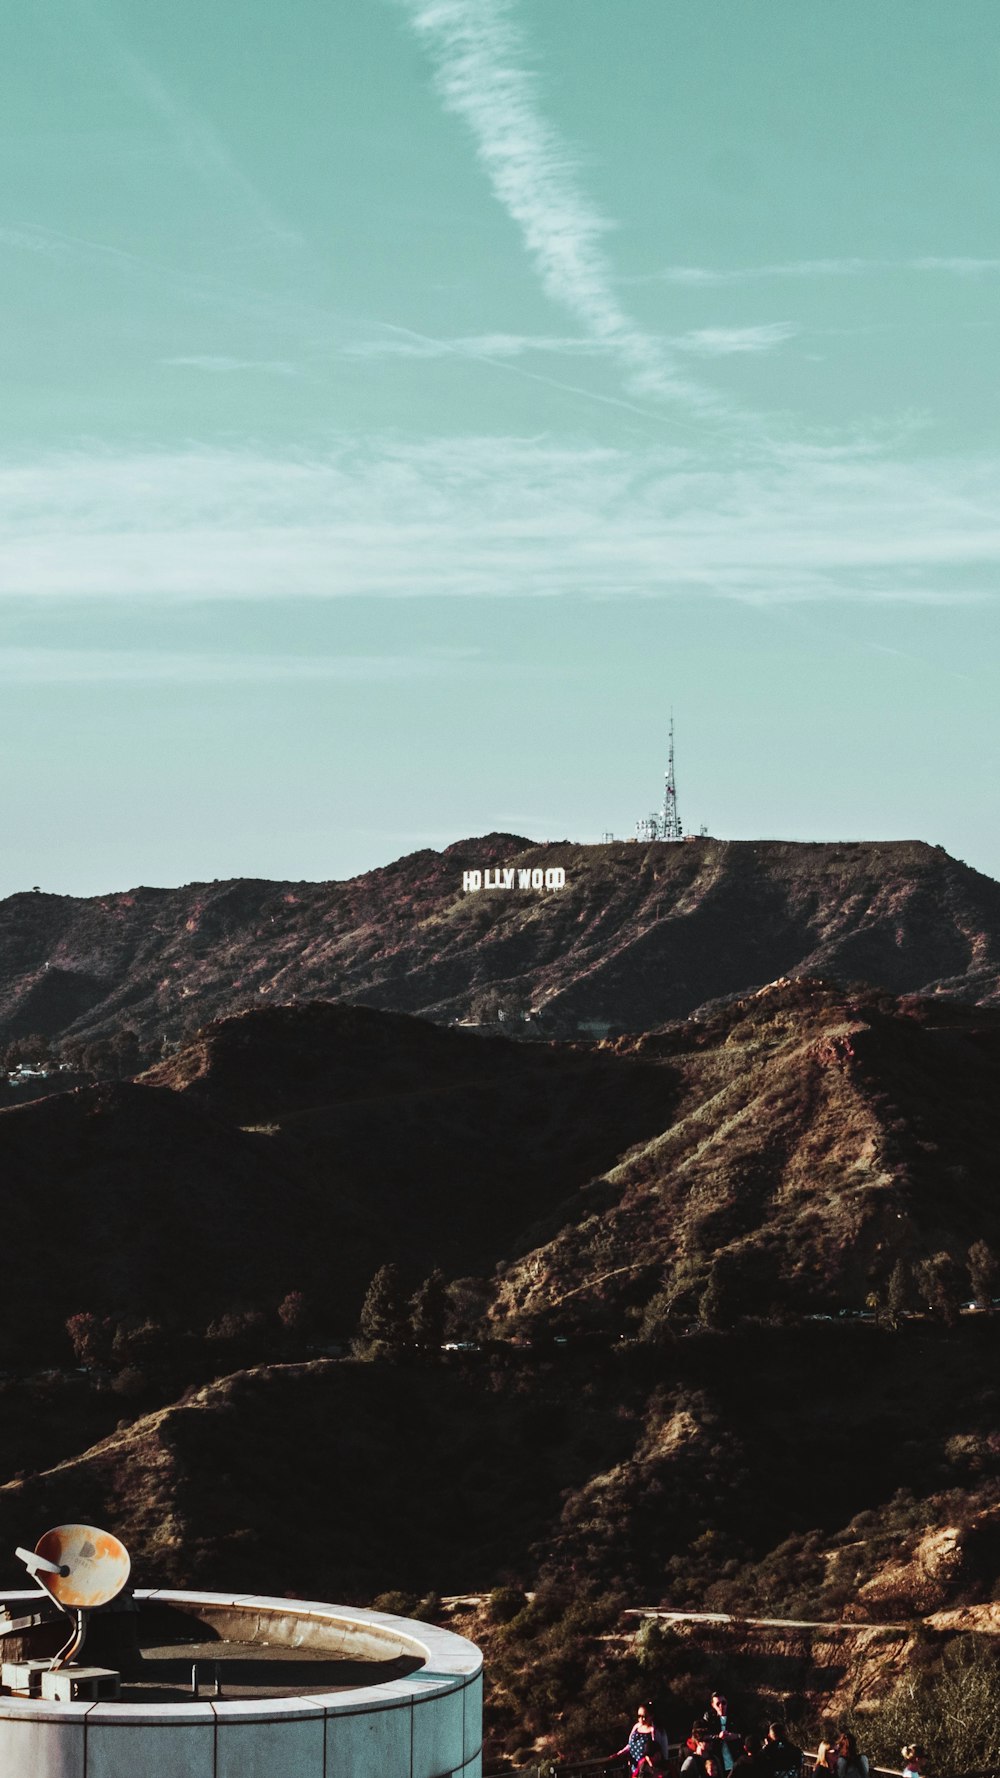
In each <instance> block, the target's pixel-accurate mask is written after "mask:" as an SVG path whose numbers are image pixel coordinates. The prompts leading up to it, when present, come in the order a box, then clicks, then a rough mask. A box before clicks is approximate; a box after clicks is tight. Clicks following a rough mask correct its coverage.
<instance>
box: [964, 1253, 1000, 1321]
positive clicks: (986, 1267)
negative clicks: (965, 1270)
mask: <svg viewBox="0 0 1000 1778" xmlns="http://www.w3.org/2000/svg"><path fill="white" fill-rule="evenodd" d="M998 1274H1000V1262H998V1260H997V1256H996V1254H995V1253H994V1251H993V1249H992V1247H990V1246H989V1244H988V1243H987V1242H986V1241H973V1243H972V1246H971V1247H970V1248H969V1281H970V1283H971V1285H972V1294H973V1296H974V1297H975V1299H976V1302H977V1303H981V1304H982V1306H983V1308H984V1309H985V1308H988V1307H989V1304H990V1302H991V1301H992V1299H993V1296H994V1294H995V1292H996V1287H997V1276H998Z"/></svg>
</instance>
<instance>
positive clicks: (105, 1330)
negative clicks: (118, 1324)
mask: <svg viewBox="0 0 1000 1778" xmlns="http://www.w3.org/2000/svg"><path fill="white" fill-rule="evenodd" d="M66 1332H67V1333H68V1335H69V1339H70V1345H71V1346H72V1348H73V1355H74V1357H75V1358H76V1362H77V1364H85V1365H86V1366H87V1367H88V1369H94V1368H95V1367H98V1366H100V1367H103V1368H107V1367H108V1366H109V1365H110V1364H111V1351H112V1344H113V1342H114V1337H115V1326H114V1322H113V1321H111V1320H110V1319H108V1318H105V1319H103V1320H102V1319H101V1317H100V1316H99V1315H93V1314H91V1312H90V1310H89V1309H81V1310H80V1312H79V1313H78V1314H76V1315H71V1316H70V1317H69V1319H68V1321H67V1322H66Z"/></svg>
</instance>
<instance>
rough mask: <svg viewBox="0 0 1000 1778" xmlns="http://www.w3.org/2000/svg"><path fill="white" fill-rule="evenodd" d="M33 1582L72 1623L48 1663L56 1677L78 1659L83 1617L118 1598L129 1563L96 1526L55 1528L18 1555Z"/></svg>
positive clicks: (113, 1539) (125, 1553)
mask: <svg viewBox="0 0 1000 1778" xmlns="http://www.w3.org/2000/svg"><path fill="white" fill-rule="evenodd" d="M15 1554H16V1555H17V1556H19V1557H20V1559H21V1561H22V1562H23V1563H24V1566H25V1567H26V1569H27V1570H28V1573H29V1574H30V1575H31V1578H32V1580H34V1581H37V1582H38V1585H39V1586H40V1587H41V1588H43V1590H44V1591H45V1592H46V1593H48V1595H49V1597H50V1599H52V1600H53V1602H54V1603H55V1604H56V1605H58V1607H59V1609H60V1611H64V1612H65V1613H66V1615H67V1616H68V1617H70V1618H72V1620H73V1634H72V1635H71V1637H70V1639H69V1641H68V1642H67V1644H66V1646H65V1648H61V1649H60V1650H59V1653H58V1654H57V1655H56V1657H55V1659H54V1660H53V1662H52V1671H53V1672H54V1673H55V1672H57V1671H58V1669H59V1668H60V1667H65V1666H66V1664H67V1662H69V1661H72V1660H74V1659H75V1657H76V1656H77V1655H78V1654H79V1653H80V1650H81V1648H82V1647H83V1644H84V1640H85V1638H86V1635H87V1614H88V1613H89V1612H91V1611H95V1610H96V1609H97V1607H98V1606H99V1605H107V1604H108V1603H109V1601H110V1600H112V1599H116V1598H117V1597H118V1594H119V1593H120V1592H121V1590H122V1588H123V1587H124V1585H125V1583H126V1581H127V1580H128V1577H129V1574H130V1573H131V1570H132V1563H131V1560H130V1558H129V1553H128V1550H127V1549H126V1548H125V1545H124V1544H123V1543H119V1541H118V1539H117V1537H112V1535H111V1532H110V1531H99V1530H98V1529H97V1527H96V1525H56V1526H55V1528H54V1530H52V1531H46V1532H45V1533H44V1534H43V1535H42V1536H41V1537H40V1538H39V1539H38V1542H37V1543H36V1545H35V1547H34V1549H33V1550H24V1549H20V1548H19V1549H17V1550H16V1551H15Z"/></svg>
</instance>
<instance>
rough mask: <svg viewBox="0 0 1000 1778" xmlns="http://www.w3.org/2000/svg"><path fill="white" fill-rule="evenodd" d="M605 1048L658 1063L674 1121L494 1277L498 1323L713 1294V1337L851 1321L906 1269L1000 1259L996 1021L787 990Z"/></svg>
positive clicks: (941, 1006) (687, 1309)
mask: <svg viewBox="0 0 1000 1778" xmlns="http://www.w3.org/2000/svg"><path fill="white" fill-rule="evenodd" d="M604 1047H606V1048H607V1047H610V1048H611V1049H612V1051H613V1053H614V1054H616V1055H617V1056H619V1057H620V1058H621V1059H622V1060H623V1061H626V1062H627V1061H629V1060H633V1059H636V1060H637V1059H649V1058H652V1057H654V1056H658V1057H659V1058H661V1060H662V1063H663V1066H664V1068H665V1069H667V1070H668V1071H669V1072H670V1074H671V1075H672V1077H673V1079H674V1081H675V1083H676V1104H675V1109H674V1114H673V1116H672V1118H671V1121H670V1123H669V1125H668V1126H666V1127H665V1128H664V1129H663V1130H662V1131H660V1132H657V1134H656V1135H655V1136H654V1137H652V1138H651V1139H649V1140H647V1141H645V1142H641V1143H638V1144H636V1146H635V1147H634V1148H633V1149H632V1150H631V1151H630V1153H629V1154H628V1155H626V1156H623V1158H622V1160H621V1161H620V1163H619V1164H618V1165H617V1166H615V1167H613V1168H610V1169H608V1170H607V1172H606V1173H604V1174H603V1175H602V1176H601V1177H600V1178H599V1179H597V1180H595V1181H594V1183H593V1184H592V1185H591V1186H590V1187H588V1189H587V1191H586V1192H585V1193H584V1194H583V1196H582V1197H580V1198H579V1199H578V1200H577V1202H576V1203H575V1204H567V1205H563V1206H560V1207H559V1208H558V1209H557V1210H556V1212H555V1214H554V1215H553V1216H552V1217H551V1218H550V1219H549V1231H550V1233H549V1236H548V1238H547V1239H546V1240H545V1241H544V1242H541V1243H538V1244H536V1245H535V1246H534V1248H533V1250H532V1251H530V1252H529V1253H527V1254H526V1255H525V1256H524V1257H523V1258H522V1259H520V1260H519V1261H517V1262H516V1263H515V1264H514V1265H513V1266H510V1267H508V1268H506V1269H505V1270H504V1271H503V1272H502V1274H501V1276H500V1278H499V1282H498V1287H497V1294H496V1301H495V1306H494V1316H495V1318H496V1319H497V1321H498V1322H499V1323H500V1324H501V1325H502V1324H504V1323H505V1322H507V1321H508V1320H509V1319H510V1318H511V1317H513V1318H515V1319H516V1320H518V1321H523V1320H524V1317H525V1316H526V1315H527V1316H528V1317H529V1318H530V1317H531V1316H532V1314H539V1315H541V1316H543V1318H544V1319H545V1321H546V1323H547V1325H549V1326H552V1325H555V1324H558V1325H560V1326H562V1327H564V1328H565V1329H566V1330H567V1331H573V1330H574V1329H576V1328H579V1327H586V1326H587V1325H588V1324H592V1323H594V1322H596V1323H598V1324H601V1325H607V1323H608V1322H609V1320H610V1321H612V1322H613V1321H614V1319H615V1315H616V1313H618V1314H620V1313H621V1312H622V1311H623V1310H624V1309H626V1308H627V1307H628V1306H629V1305H635V1306H636V1308H637V1309H638V1308H640V1307H642V1308H644V1309H645V1311H646V1314H647V1318H648V1316H649V1315H650V1313H651V1312H655V1310H656V1309H657V1307H659V1308H661V1309H662V1310H663V1311H664V1312H665V1313H667V1314H669V1313H670V1312H674V1313H679V1314H680V1315H681V1316H683V1315H684V1313H687V1314H693V1313H696V1312H697V1307H698V1304H699V1302H700V1301H701V1300H702V1299H703V1297H704V1294H705V1292H706V1290H708V1288H709V1286H710V1285H711V1286H712V1288H713V1294H714V1298H715V1302H716V1311H717V1315H718V1317H719V1318H720V1319H721V1320H722V1321H727V1320H729V1321H731V1320H735V1319H738V1318H739V1317H740V1316H741V1315H744V1314H748V1313H749V1314H753V1313H762V1312H765V1311H766V1310H767V1309H768V1307H769V1306H773V1307H780V1306H781V1305H782V1304H793V1305H794V1306H795V1307H797V1308H798V1309H799V1310H805V1309H809V1308H812V1309H813V1310H819V1311H822V1310H828V1309H832V1308H834V1307H835V1306H836V1305H838V1304H843V1303H845V1302H846V1303H854V1304H856V1305H860V1304H861V1303H862V1302H863V1301H864V1300H865V1296H866V1294H867V1292H868V1291H869V1290H870V1289H872V1288H873V1287H874V1288H877V1289H880V1288H882V1287H883V1286H884V1284H885V1281H886V1279H887V1277H888V1274H889V1272H890V1271H891V1269H892V1266H893V1265H894V1263H895V1261H896V1260H897V1259H899V1258H904V1259H906V1260H913V1259H916V1258H919V1257H920V1256H927V1255H930V1254H933V1253H935V1252H937V1251H939V1250H942V1249H943V1250H947V1251H949V1252H950V1253H951V1254H952V1255H953V1256H954V1257H955V1258H956V1259H960V1258H961V1257H962V1256H963V1254H964V1252H965V1251H966V1250H967V1248H968V1247H969V1245H970V1244H971V1243H972V1242H973V1241H975V1240H977V1239H979V1238H980V1237H983V1236H985V1238H986V1239H987V1241H989V1242H991V1243H993V1244H994V1245H998V1244H1000V1201H998V1198H997V1193H996V1161H995V1157H996V1153H997V1147H998V1143H1000V1012H998V1011H997V1010H996V1009H992V1008H990V1009H987V1008H983V1009H973V1008H966V1007H962V1006H960V1005H957V1004H956V1003H954V1002H942V1001H939V1000H933V1001H927V1000H924V1001H921V1000H916V999H902V1000H894V999H893V998H892V997H890V996H888V995H880V994H878V993H875V992H873V991H872V990H858V991H855V992H850V991H848V992H846V993H845V992H844V991H843V990H840V989H836V988H832V987H830V986H829V985H828V984H824V983H822V982H815V981H811V980H809V979H799V980H794V981H779V982H775V983H772V984H771V985H770V986H769V987H767V988H765V989H761V990H758V991H757V993H755V994H754V995H751V996H749V997H748V998H746V999H744V1000H740V1001H735V1002H733V1003H730V1004H729V1005H727V1006H726V1007H724V1008H722V1009H720V1010H719V1011H717V1012H716V1013H714V1014H705V1015H703V1016H702V1017H701V1018H698V1019H691V1020H688V1021H685V1022H684V1023H682V1024H678V1025H676V1026H674V1027H672V1028H668V1029H667V1030H666V1031H664V1032H663V1033H662V1034H660V1035H659V1036H657V1035H655V1034H650V1035H647V1036H645V1037H642V1038H638V1039H635V1040H632V1039H621V1040H619V1041H618V1042H617V1043H615V1044H614V1045H613V1046H604ZM560 1223H561V1225H562V1226H561V1227H560V1226H559V1224H560Z"/></svg>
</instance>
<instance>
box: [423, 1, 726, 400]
mask: <svg viewBox="0 0 1000 1778" xmlns="http://www.w3.org/2000/svg"><path fill="white" fill-rule="evenodd" d="M400 4H401V5H402V6H403V8H404V10H405V12H406V13H407V15H408V17H409V20H410V22H411V24H412V27H413V29H414V31H415V32H416V34H417V35H418V36H419V37H420V38H421V39H422V41H423V42H424V43H425V44H426V45H427V47H428V49H429V52H430V55H431V58H432V61H433V64H434V69H435V81H436V85H437V89H438V92H439V93H440V95H441V98H442V100H443V101H444V104H445V106H446V108H447V109H448V110H449V111H452V112H454V113H455V114H456V115H457V116H458V117H461V119H462V121H463V122H464V123H465V124H466V125H467V127H468V129H469V131H470V132H471V135H472V138H473V141H474V143H475V146H476V153H477V155H478V158H479V160H480V161H481V163H482V165H483V166H484V168H485V169H486V172H487V175H488V177H489V180H490V183H491V185H492V187H493V191H494V194H495V196H496V198H497V199H498V201H499V203H500V204H501V205H502V206H503V208H504V209H505V210H506V212H507V214H508V215H509V216H510V218H511V219H512V221H513V222H514V223H515V224H516V225H517V227H518V229H519V230H520V233H521V237H522V240H523V241H524V245H525V248H526V250H527V252H528V255H529V258H530V259H531V262H532V264H533V265H534V267H535V270H536V272H537V273H538V276H539V278H540V280H541V283H542V286H543V288H544V290H545V292H546V294H547V295H548V296H549V297H550V298H551V299H552V301H553V302H556V303H558V304H559V305H560V306H561V307H562V308H564V309H565V310H567V312H568V313H569V314H571V315H573V316H575V318H576V320H577V321H578V323H579V324H580V325H581V326H582V328H583V329H584V332H585V333H586V334H587V335H588V337H589V338H591V339H593V340H597V341H600V342H601V343H602V344H603V345H605V346H607V347H610V348H612V349H613V350H614V352H615V354H616V355H617V357H618V359H619V361H620V363H621V364H622V365H623V366H624V368H625V370H626V372H627V374H628V380H629V384H630V386H631V388H632V389H633V390H634V391H635V392H637V393H642V394H647V395H648V394H657V395H666V396H675V397H679V398H681V399H683V400H684V401H686V402H687V403H688V404H690V405H692V406H694V407H697V408H710V407H712V406H715V405H717V404H716V403H715V402H714V401H713V398H712V397H711V396H710V395H709V394H708V392H707V391H705V390H702V389H700V388H699V387H697V385H695V384H693V383H691V382H689V381H687V380H686V379H685V378H684V377H683V376H681V375H680V374H679V373H678V371H677V368H676V366H675V365H674V364H673V363H672V361H671V360H670V358H669V356H668V355H667V354H666V353H664V352H663V350H662V348H661V346H660V344H659V342H658V341H657V340H656V339H655V338H653V337H652V336H651V335H649V334H648V333H645V332H644V331H643V330H642V329H641V328H640V327H639V326H638V325H637V323H636V322H635V321H634V320H633V318H632V317H631V316H630V315H629V314H628V313H627V312H626V310H625V309H624V308H623V307H622V306H621V304H620V302H619V300H618V297H617V296H616V294H615V280H614V278H613V275H612V272H611V269H610V266H609V264H608V261H607V259H606V257H605V254H604V252H603V251H602V246H601V243H602V240H603V238H604V236H605V234H606V233H607V232H608V228H609V224H608V223H607V222H606V221H605V219H604V218H603V217H602V216H600V215H599V214H598V212H597V211H596V210H595V208H594V207H593V206H592V204H591V203H590V202H589V200H588V199H587V198H586V197H585V195H584V193H583V191H582V189H581V187H580V184H579V181H578V178H577V170H578V169H577V163H576V161H575V159H574V156H573V153H572V150H571V149H570V148H569V146H568V144H567V143H565V142H564V141H563V140H562V138H561V137H560V136H559V135H558V133H557V132H556V130H555V129H554V128H553V126H552V125H551V124H550V123H549V122H548V121H547V120H546V118H545V117H544V116H543V115H542V112H541V110H540V108H539V106H538V102H537V81H536V79H535V77H534V76H533V75H532V74H531V73H530V72H529V70H528V68H527V66H526V63H527V60H528V57H527V49H526V44H525V41H524V36H523V33H522V32H521V30H520V29H519V27H518V25H517V24H516V22H515V20H514V17H513V9H512V6H511V3H510V0H400Z"/></svg>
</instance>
